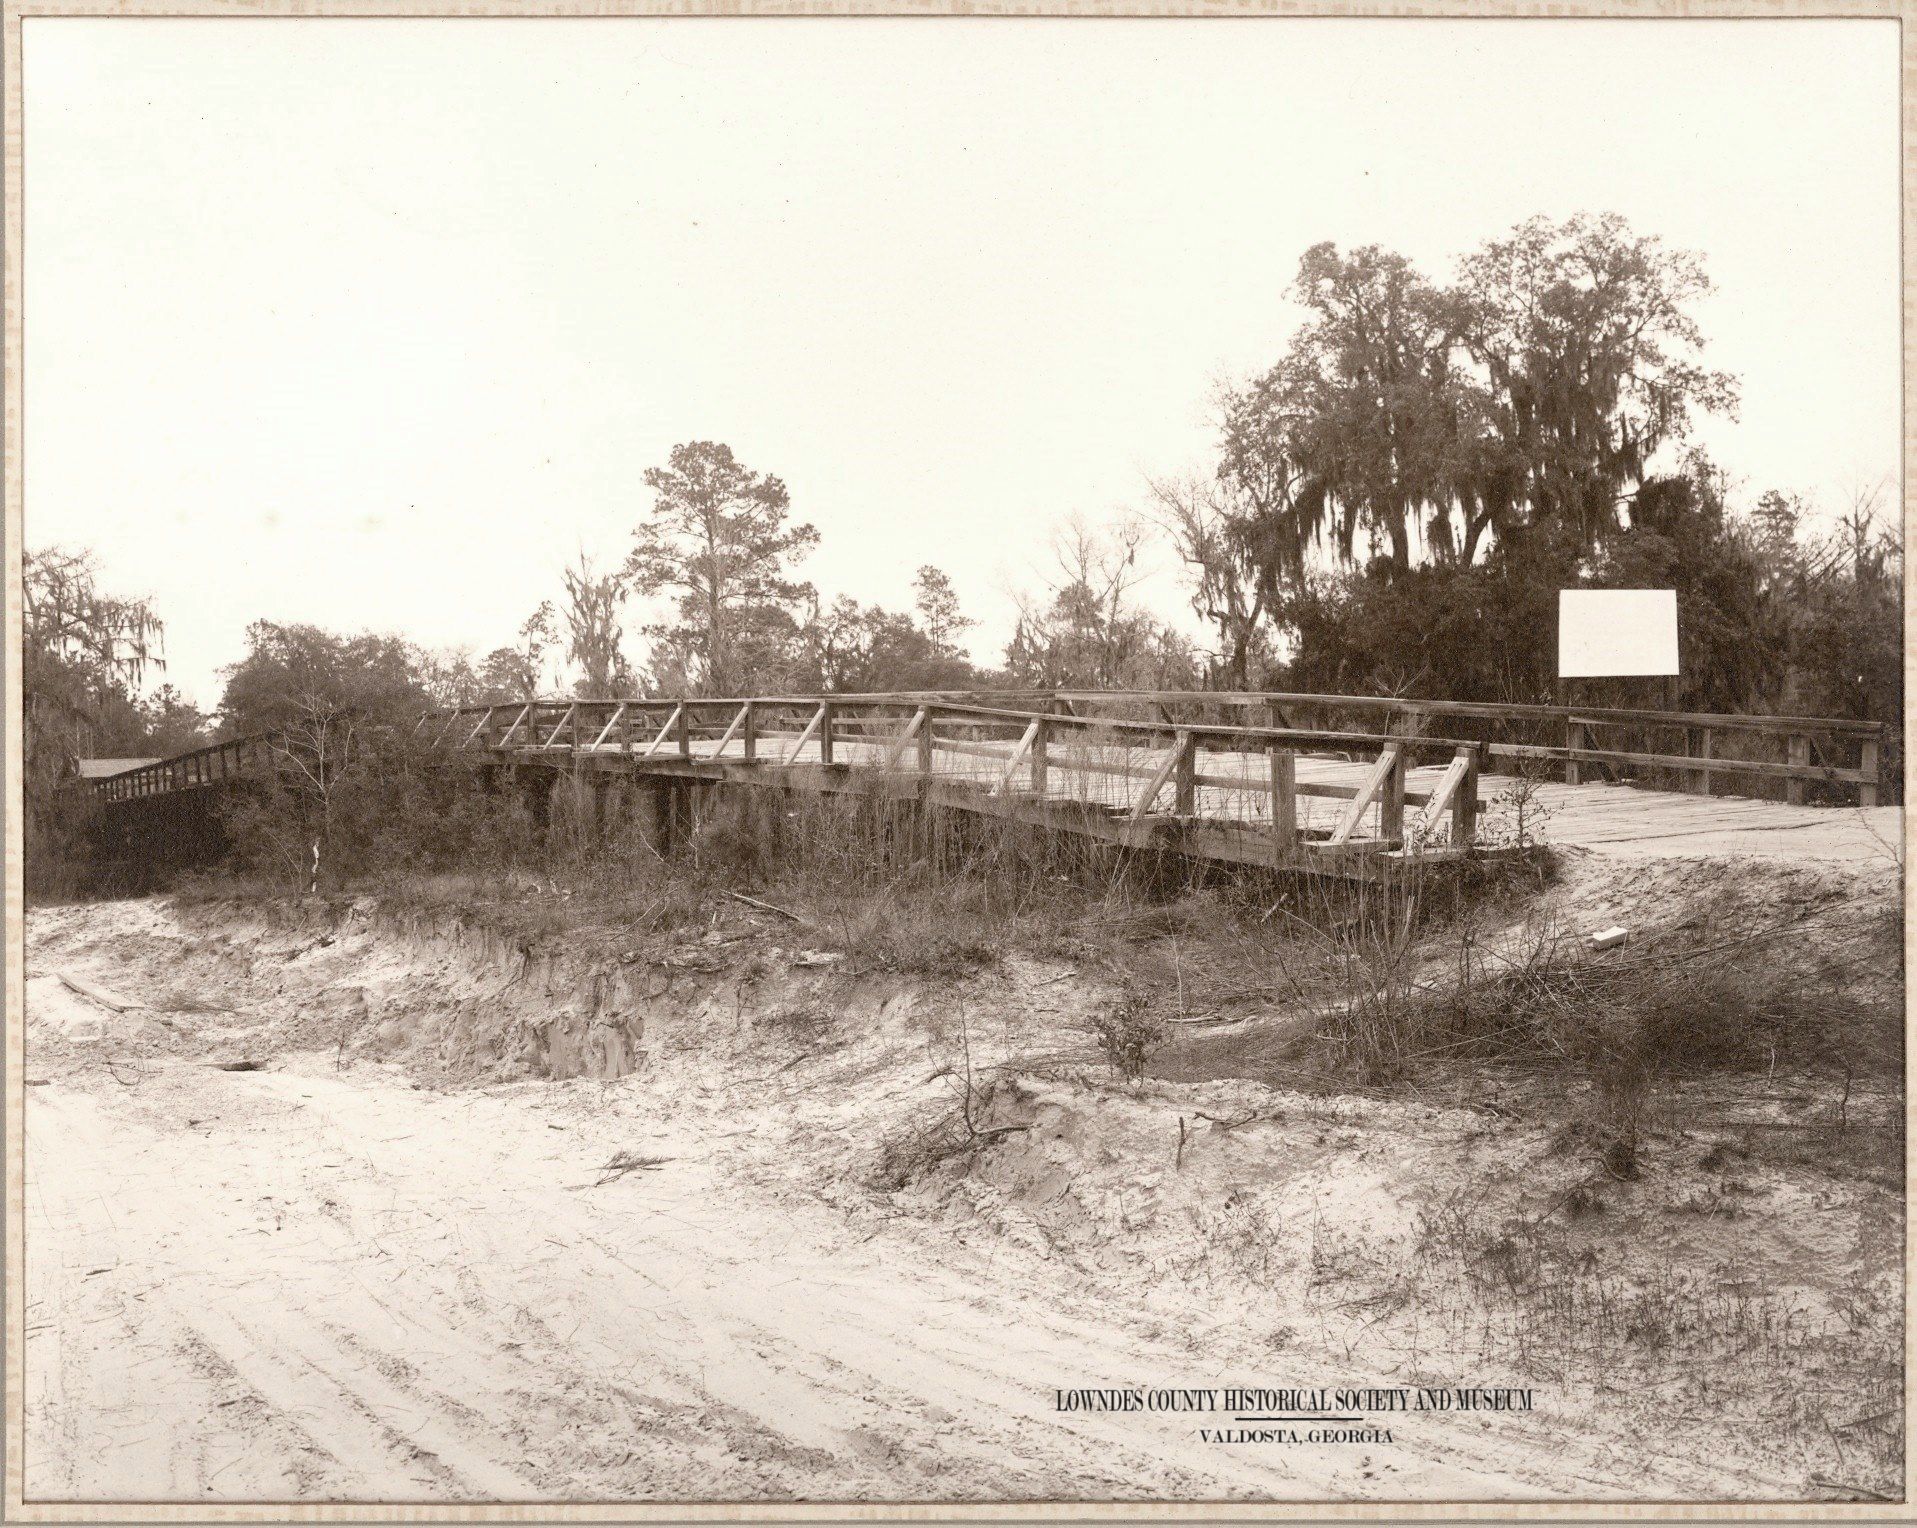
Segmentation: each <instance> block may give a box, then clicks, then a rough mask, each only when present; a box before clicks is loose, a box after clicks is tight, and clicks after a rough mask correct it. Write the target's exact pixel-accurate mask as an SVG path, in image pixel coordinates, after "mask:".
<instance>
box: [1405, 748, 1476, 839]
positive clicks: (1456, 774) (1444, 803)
mask: <svg viewBox="0 0 1917 1528" xmlns="http://www.w3.org/2000/svg"><path fill="white" fill-rule="evenodd" d="M1475 757H1476V755H1475V754H1474V753H1473V752H1472V751H1471V750H1470V749H1468V748H1467V749H1461V750H1459V752H1458V754H1457V756H1456V757H1455V758H1453V759H1452V761H1451V762H1450V763H1449V764H1447V765H1445V767H1444V773H1443V774H1442V775H1440V776H1439V777H1438V784H1437V787H1436V788H1435V789H1434V790H1433V791H1432V792H1431V794H1430V796H1429V797H1428V798H1426V800H1425V804H1424V811H1423V812H1422V813H1420V814H1419V816H1418V831H1419V832H1420V833H1421V834H1423V833H1429V832H1430V831H1431V829H1432V828H1433V827H1434V826H1435V825H1436V824H1437V821H1438V819H1439V818H1440V817H1442V816H1443V815H1444V813H1445V810H1446V809H1447V808H1448V807H1449V806H1450V805H1451V798H1452V797H1453V796H1455V795H1456V794H1457V793H1458V787H1459V786H1460V785H1462V784H1463V783H1464V776H1465V771H1466V769H1467V768H1468V767H1469V765H1470V763H1471V760H1472V759H1473V758H1475Z"/></svg>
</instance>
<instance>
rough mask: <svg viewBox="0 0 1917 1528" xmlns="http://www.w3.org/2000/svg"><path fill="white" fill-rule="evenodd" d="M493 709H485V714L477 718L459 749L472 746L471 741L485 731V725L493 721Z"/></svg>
mask: <svg viewBox="0 0 1917 1528" xmlns="http://www.w3.org/2000/svg"><path fill="white" fill-rule="evenodd" d="M493 709H494V708H493V707H491V706H488V707H486V710H485V713H484V714H483V715H482V716H481V717H480V718H479V720H478V722H477V723H475V724H474V726H473V730H472V731H471V732H469V733H467V734H466V741H465V742H463V743H461V744H460V745H459V746H460V748H461V749H466V748H470V747H472V746H473V739H474V738H476V737H478V736H479V734H480V733H481V732H483V731H485V729H486V724H487V723H488V722H490V721H491V720H492V719H493Z"/></svg>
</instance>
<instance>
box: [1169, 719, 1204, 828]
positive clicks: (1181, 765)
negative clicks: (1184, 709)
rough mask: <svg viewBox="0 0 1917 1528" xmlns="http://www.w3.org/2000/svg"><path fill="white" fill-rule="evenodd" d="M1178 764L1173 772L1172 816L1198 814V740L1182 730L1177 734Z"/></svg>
mask: <svg viewBox="0 0 1917 1528" xmlns="http://www.w3.org/2000/svg"><path fill="white" fill-rule="evenodd" d="M1177 738H1178V742H1177V748H1178V763H1177V765H1176V766H1175V767H1174V768H1173V770H1172V815H1173V816H1174V817H1194V816H1196V815H1197V813H1198V739H1197V738H1196V737H1194V736H1193V735H1192V734H1191V733H1189V732H1186V731H1184V730H1183V729H1182V728H1181V729H1180V730H1179V732H1178V733H1177Z"/></svg>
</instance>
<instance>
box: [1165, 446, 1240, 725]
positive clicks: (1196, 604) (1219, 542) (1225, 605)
mask: <svg viewBox="0 0 1917 1528" xmlns="http://www.w3.org/2000/svg"><path fill="white" fill-rule="evenodd" d="M1147 485H1148V487H1149V488H1150V490H1151V496H1152V500H1153V502H1154V503H1155V504H1156V506H1157V508H1158V512H1159V513H1158V524H1159V525H1160V527H1161V528H1163V529H1164V531H1165V532H1166V534H1167V535H1169V536H1170V537H1171V542H1172V545H1173V546H1174V547H1175V548H1176V549H1177V552H1178V555H1179V557H1180V558H1181V559H1183V561H1184V563H1185V567H1186V569H1187V576H1188V577H1189V579H1190V581H1191V590H1192V609H1193V610H1195V611H1196V612H1197V613H1198V614H1199V615H1200V616H1201V617H1203V618H1204V619H1205V620H1206V621H1208V622H1210V623H1211V625H1212V627H1213V629H1214V630H1216V632H1217V633H1218V648H1217V670H1218V672H1219V675H1220V677H1221V678H1222V679H1223V681H1224V683H1225V687H1226V688H1227V689H1233V690H1244V689H1249V688H1250V687H1251V672H1250V671H1251V654H1252V652H1253V651H1254V650H1255V649H1256V647H1257V645H1258V642H1259V639H1260V637H1261V636H1262V635H1263V631H1262V627H1263V622H1264V617H1265V597H1266V593H1267V590H1268V588H1269V583H1268V581H1267V580H1266V579H1265V578H1264V577H1263V576H1262V570H1261V568H1260V565H1259V560H1258V558H1257V557H1256V556H1254V555H1253V545H1252V539H1251V536H1250V534H1249V532H1250V529H1251V526H1252V524H1253V523H1254V519H1255V516H1254V515H1253V513H1252V512H1251V511H1250V510H1249V509H1248V508H1247V507H1246V506H1245V505H1243V504H1241V503H1239V502H1237V501H1236V500H1235V498H1234V496H1233V494H1232V490H1231V489H1229V488H1228V487H1226V486H1225V485H1224V484H1223V483H1221V482H1219V481H1217V480H1209V481H1208V480H1206V479H1203V478H1198V477H1187V478H1152V479H1148V480H1147Z"/></svg>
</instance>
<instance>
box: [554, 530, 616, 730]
mask: <svg viewBox="0 0 1917 1528" xmlns="http://www.w3.org/2000/svg"><path fill="white" fill-rule="evenodd" d="M560 576H561V578H562V580H563V581H564V583H565V588H566V607H565V620H566V656H567V657H569V658H571V659H572V661H573V662H574V663H577V664H578V665H579V669H580V678H579V682H578V683H577V684H576V685H575V686H574V689H575V691H576V692H577V693H578V694H579V695H580V696H581V697H582V698H583V699H586V700H609V699H611V698H612V697H613V696H615V695H617V694H618V693H619V692H620V691H621V690H623V689H629V688H630V687H631V674H630V672H629V671H628V669H627V667H626V660H625V657H624V655H623V654H622V653H621V652H620V650H619V640H620V636H621V632H620V630H619V607H620V605H621V604H622V603H623V601H624V600H625V595H626V589H625V581H624V580H623V579H622V578H621V577H620V576H619V575H618V574H617V573H595V572H594V571H593V566H592V563H591V561H590V560H589V559H588V558H587V556H586V554H585V553H584V552H583V551H582V552H581V553H580V554H579V562H578V564H577V566H575V567H570V568H567V569H565V570H564V572H563V573H562V574H561V575H560Z"/></svg>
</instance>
